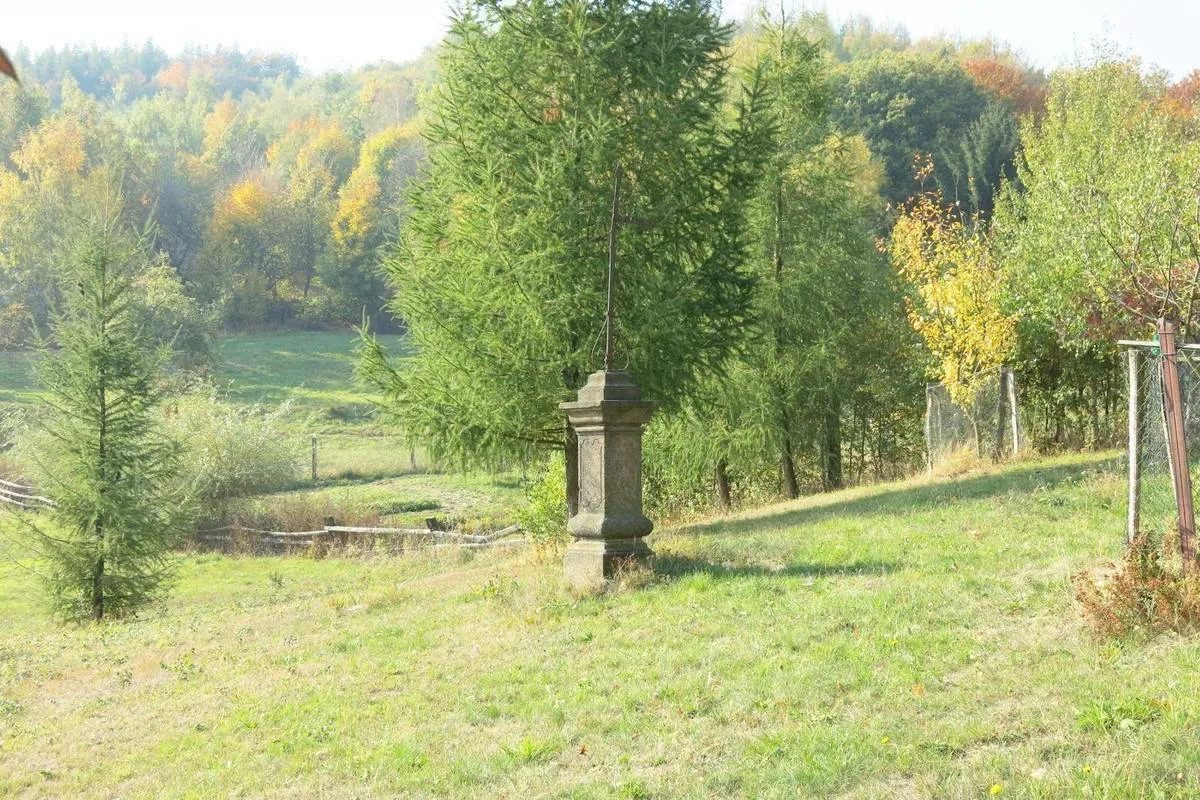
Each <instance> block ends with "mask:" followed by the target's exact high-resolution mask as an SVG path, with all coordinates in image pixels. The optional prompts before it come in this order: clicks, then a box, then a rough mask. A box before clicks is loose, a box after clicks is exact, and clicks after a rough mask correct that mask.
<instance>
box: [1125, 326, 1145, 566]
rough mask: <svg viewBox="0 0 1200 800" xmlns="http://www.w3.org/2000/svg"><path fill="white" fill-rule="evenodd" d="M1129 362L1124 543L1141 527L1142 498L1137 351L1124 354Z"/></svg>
mask: <svg viewBox="0 0 1200 800" xmlns="http://www.w3.org/2000/svg"><path fill="white" fill-rule="evenodd" d="M1125 357H1126V359H1128V361H1129V516H1128V519H1127V520H1126V525H1125V543H1126V544H1129V543H1130V542H1132V541H1133V537H1135V536H1137V535H1138V528H1140V527H1141V514H1142V497H1141V477H1142V476H1141V457H1142V453H1141V446H1140V445H1141V437H1140V435H1139V434H1140V433H1141V431H1140V430H1139V427H1138V417H1139V416H1140V414H1139V413H1138V411H1139V408H1140V404H1141V394H1140V391H1139V390H1140V389H1141V383H1142V380H1141V379H1142V371H1141V356H1140V354H1139V353H1138V351H1137V350H1135V349H1133V348H1130V349H1129V350H1128V351H1126V353H1125Z"/></svg>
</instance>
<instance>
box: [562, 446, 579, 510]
mask: <svg viewBox="0 0 1200 800" xmlns="http://www.w3.org/2000/svg"><path fill="white" fill-rule="evenodd" d="M563 446H564V448H565V453H566V462H567V519H568V520H569V519H571V517H573V516H575V515H576V514H578V513H579V436H578V435H576V433H575V429H574V428H572V427H571V425H570V424H569V423H568V425H567V431H566V435H565V437H564V441H563Z"/></svg>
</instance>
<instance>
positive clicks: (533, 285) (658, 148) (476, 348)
mask: <svg viewBox="0 0 1200 800" xmlns="http://www.w3.org/2000/svg"><path fill="white" fill-rule="evenodd" d="M730 34H731V30H730V27H729V26H727V25H723V24H721V22H720V21H719V18H718V7H717V5H716V4H715V3H712V2H708V1H707V0H684V1H683V2H651V1H650V0H602V1H601V2H587V1H585V0H518V2H512V3H508V2H505V3H502V2H498V1H497V0H475V2H471V3H469V4H468V6H467V9H466V10H465V11H464V12H462V13H461V14H460V15H459V16H458V17H457V18H456V19H455V21H454V23H453V25H452V28H451V32H450V36H449V38H448V39H447V42H446V45H445V52H444V55H443V59H442V64H441V69H442V74H443V78H444V81H443V84H442V86H441V87H440V88H439V90H438V92H437V94H436V96H435V100H434V104H433V109H432V122H431V124H430V125H429V128H428V131H427V137H428V140H429V164H428V167H427V171H426V175H425V179H424V180H423V181H422V182H421V183H420V184H419V185H417V186H416V188H415V189H414V190H413V191H411V192H410V194H409V198H408V207H409V216H408V219H407V224H406V225H405V227H404V232H403V235H402V237H401V241H400V244H399V247H398V248H397V250H396V252H395V254H394V255H393V256H392V257H391V258H390V259H389V260H388V262H387V265H386V268H387V271H388V273H389V275H390V279H391V281H392V283H393V286H394V288H395V290H396V293H397V296H396V300H395V302H394V303H393V304H392V311H393V313H394V314H395V315H397V316H398V317H400V318H402V319H403V320H404V321H405V322H406V323H407V325H408V329H409V331H410V333H411V340H412V342H413V344H414V346H415V348H416V353H415V355H414V356H413V357H412V358H410V359H408V360H407V361H406V362H405V363H404V367H403V370H397V369H393V368H392V367H391V366H390V365H389V363H388V361H387V360H386V357H385V354H384V353H383V352H382V351H381V350H380V348H379V347H378V346H376V345H375V344H374V343H373V342H370V341H368V342H367V343H366V347H365V358H364V362H363V364H364V370H363V371H364V373H365V374H366V375H367V376H368V377H369V378H370V379H372V380H374V381H375V382H376V383H377V384H378V385H379V386H380V388H381V389H382V390H383V391H384V393H385V396H386V401H385V405H386V408H387V409H388V410H389V411H390V412H392V414H394V416H395V417H396V418H397V419H398V421H399V423H400V424H401V426H402V427H403V429H404V430H405V431H407V433H408V434H409V435H410V436H412V437H414V438H416V439H419V440H421V441H423V442H425V443H426V444H427V445H428V446H429V447H430V449H431V451H432V453H433V454H434V455H435V457H437V458H439V459H442V460H445V461H457V462H460V463H462V462H466V463H473V464H476V465H478V464H486V463H488V462H493V463H494V462H496V461H498V460H500V459H502V458H505V457H514V456H515V457H521V456H525V455H528V454H529V453H530V452H531V451H532V450H533V449H534V448H537V447H548V446H550V447H563V446H564V444H565V445H566V450H567V453H568V456H570V455H571V454H572V452H573V447H572V445H571V443H570V441H569V439H566V438H565V437H569V436H570V432H569V431H568V430H566V429H565V425H564V420H563V418H562V415H561V413H560V412H559V411H558V409H557V404H558V403H559V402H560V401H562V400H565V399H568V398H570V397H572V396H573V394H574V392H575V391H576V390H577V389H578V388H579V387H580V386H581V385H582V383H583V381H584V378H585V376H586V375H587V374H588V373H589V372H590V371H592V370H594V369H597V368H598V367H599V366H600V364H601V357H602V355H603V353H602V347H601V346H599V342H600V333H601V328H602V324H603V318H604V307H605V274H606V265H607V258H608V234H609V223H610V218H611V214H612V207H611V204H612V183H613V173H614V167H615V165H618V164H619V165H620V166H621V167H622V169H623V170H624V173H625V180H624V182H623V185H622V190H621V199H620V211H621V216H622V220H623V223H622V224H621V225H620V226H619V232H618V236H617V250H618V253H619V255H618V274H619V288H618V290H617V295H618V303H617V329H618V336H617V341H618V349H619V351H620V352H619V361H620V363H621V365H622V366H626V365H627V366H628V368H629V369H630V370H631V371H632V372H633V373H634V375H635V376H636V378H637V380H638V382H639V383H640V384H641V385H642V386H643V388H644V391H645V393H646V395H647V396H648V397H649V398H650V399H652V400H654V401H655V402H657V403H659V404H660V405H663V406H668V407H670V406H672V405H673V404H675V403H677V402H678V400H679V399H680V398H681V397H682V396H684V394H686V392H687V391H688V390H689V389H690V388H691V387H692V386H693V385H694V384H695V381H696V378H697V376H698V375H702V374H704V373H711V372H712V371H714V370H715V369H716V368H718V367H719V366H720V365H721V364H722V362H723V361H724V360H725V358H726V357H727V356H728V354H729V353H730V352H731V351H732V350H733V349H735V348H736V347H737V345H738V342H739V341H740V339H741V337H742V329H743V326H744V323H745V321H746V318H747V313H748V311H749V305H750V298H751V289H752V286H753V280H752V276H751V275H750V274H749V273H748V272H747V271H745V270H744V268H743V264H744V261H745V253H746V236H745V224H744V222H745V220H744V208H745V205H746V203H747V201H748V198H749V197H750V196H751V195H752V192H753V190H754V183H755V175H756V174H757V172H758V168H759V165H760V164H761V160H762V154H763V152H764V150H765V142H766V134H767V133H768V131H767V130H766V129H765V128H764V126H763V119H762V114H761V108H760V97H759V95H758V90H757V88H756V87H755V86H754V85H753V84H751V85H750V86H749V87H748V88H747V89H745V90H744V93H743V94H742V96H741V97H740V101H739V104H738V105H737V109H736V113H735V114H732V115H728V114H726V113H725V110H726V108H727V107H728V99H727V97H728V95H727V92H728V77H729V67H728V64H727V62H726V57H725V51H726V48H727V46H728V45H729V42H730ZM570 471H571V470H570V465H568V474H570Z"/></svg>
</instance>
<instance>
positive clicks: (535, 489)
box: [517, 452, 570, 546]
mask: <svg viewBox="0 0 1200 800" xmlns="http://www.w3.org/2000/svg"><path fill="white" fill-rule="evenodd" d="M566 475H567V467H566V459H565V458H564V457H563V454H562V453H561V452H555V453H554V454H553V455H551V456H550V457H549V458H547V459H546V460H545V461H543V462H542V463H541V464H540V465H539V466H538V467H537V468H536V469H535V470H534V471H533V472H532V473H531V474H530V475H529V477H528V478H527V479H526V480H525V481H524V486H523V488H524V493H525V504H524V505H523V506H522V507H521V508H519V509H518V510H517V522H518V523H519V524H520V526H521V527H522V528H523V529H524V530H525V532H526V533H527V534H528V535H529V538H530V540H531V541H533V543H534V544H535V545H539V546H543V545H548V546H558V545H561V544H564V543H566V542H567V541H568V540H569V539H570V534H569V533H567V479H566Z"/></svg>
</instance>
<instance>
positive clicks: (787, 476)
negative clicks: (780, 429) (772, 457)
mask: <svg viewBox="0 0 1200 800" xmlns="http://www.w3.org/2000/svg"><path fill="white" fill-rule="evenodd" d="M780 466H781V467H782V468H783V490H784V491H785V492H787V496H788V497H789V498H791V499H792V500H795V499H796V498H797V497H799V496H800V484H799V483H797V482H796V464H795V462H794V461H793V460H792V440H791V437H788V436H785V437H783V453H781V454H780Z"/></svg>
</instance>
